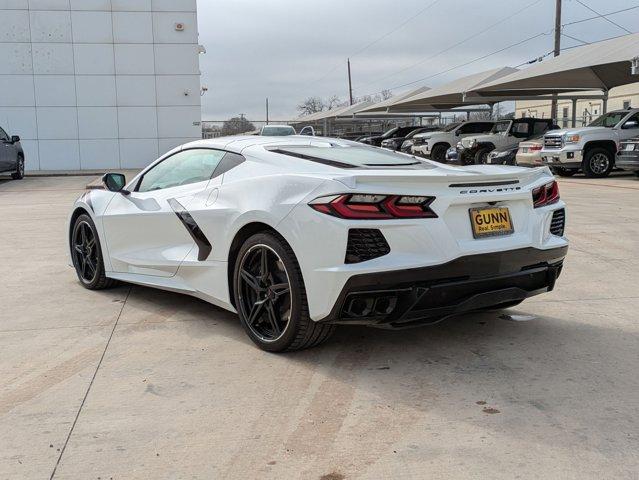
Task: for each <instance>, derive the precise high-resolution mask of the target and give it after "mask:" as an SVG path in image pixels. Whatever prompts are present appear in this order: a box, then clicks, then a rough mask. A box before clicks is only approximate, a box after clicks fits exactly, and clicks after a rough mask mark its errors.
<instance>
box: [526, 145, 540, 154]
mask: <svg viewBox="0 0 639 480" xmlns="http://www.w3.org/2000/svg"><path fill="white" fill-rule="evenodd" d="M528 150H529V151H530V152H538V151H540V150H541V145H532V146H530V147H528Z"/></svg>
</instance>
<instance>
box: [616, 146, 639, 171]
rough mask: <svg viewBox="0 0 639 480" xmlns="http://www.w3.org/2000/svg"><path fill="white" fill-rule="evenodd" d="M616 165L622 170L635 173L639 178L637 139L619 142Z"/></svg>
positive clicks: (638, 147)
mask: <svg viewBox="0 0 639 480" xmlns="http://www.w3.org/2000/svg"><path fill="white" fill-rule="evenodd" d="M616 165H617V167H619V168H621V169H622V170H628V171H631V172H635V175H637V176H638V177H639V137H634V138H631V139H630V140H625V141H623V142H621V144H620V145H619V152H618V153H617V161H616Z"/></svg>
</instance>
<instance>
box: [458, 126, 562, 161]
mask: <svg viewBox="0 0 639 480" xmlns="http://www.w3.org/2000/svg"><path fill="white" fill-rule="evenodd" d="M553 128H556V127H555V126H554V122H553V121H552V120H551V119H549V118H526V117H524V118H516V119H513V120H500V121H498V122H496V123H495V126H494V127H493V129H492V130H491V131H490V133H489V134H487V135H474V136H470V137H466V138H463V139H462V140H461V142H459V143H458V144H457V150H458V152H459V160H460V162H461V163H462V164H463V165H468V164H472V163H475V164H482V163H486V161H487V160H488V154H489V153H490V152H492V151H493V150H495V149H496V148H503V147H506V146H508V145H510V144H512V143H515V142H517V141H519V142H522V141H524V140H526V139H529V138H531V137H536V136H538V135H543V134H544V133H546V132H547V131H548V130H551V129H553Z"/></svg>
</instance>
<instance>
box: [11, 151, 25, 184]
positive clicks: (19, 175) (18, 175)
mask: <svg viewBox="0 0 639 480" xmlns="http://www.w3.org/2000/svg"><path fill="white" fill-rule="evenodd" d="M11 178H13V179H14V180H22V179H23V178H24V158H23V157H21V156H20V157H18V165H17V167H16V171H15V172H14V173H12V174H11Z"/></svg>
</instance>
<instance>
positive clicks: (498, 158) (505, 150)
mask: <svg viewBox="0 0 639 480" xmlns="http://www.w3.org/2000/svg"><path fill="white" fill-rule="evenodd" d="M518 150H519V144H518V143H513V144H511V145H507V146H505V147H502V148H499V149H495V150H493V151H492V152H490V153H489V154H488V158H487V159H486V163H487V164H488V165H516V164H517V161H516V160H515V156H516V155H517V151H518Z"/></svg>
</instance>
